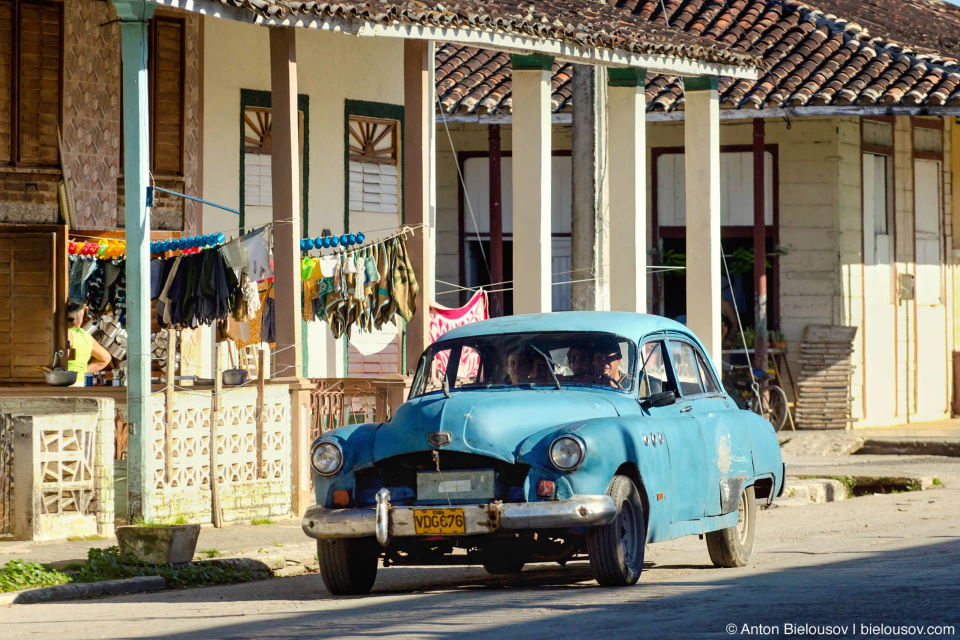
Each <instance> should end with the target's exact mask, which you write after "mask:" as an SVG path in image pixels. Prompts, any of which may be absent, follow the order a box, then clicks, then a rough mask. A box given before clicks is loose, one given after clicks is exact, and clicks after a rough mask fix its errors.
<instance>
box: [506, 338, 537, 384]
mask: <svg viewBox="0 0 960 640" xmlns="http://www.w3.org/2000/svg"><path fill="white" fill-rule="evenodd" d="M532 365H533V363H532V362H531V359H530V353H529V351H527V350H526V349H524V348H521V347H518V348H516V349H514V350H513V351H511V352H510V353H508V354H507V378H506V380H504V384H525V383H527V382H529V380H528V378H529V377H530V371H531V370H532Z"/></svg>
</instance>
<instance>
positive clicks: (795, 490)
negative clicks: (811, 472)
mask: <svg viewBox="0 0 960 640" xmlns="http://www.w3.org/2000/svg"><path fill="white" fill-rule="evenodd" d="M783 497H784V498H785V499H787V500H789V499H797V500H802V501H805V502H806V503H809V504H821V503H824V502H837V501H838V500H846V499H847V497H848V494H847V487H846V485H844V484H843V483H842V482H840V481H839V480H833V479H832V478H804V479H802V480H801V479H793V480H791V479H789V478H788V479H787V481H786V486H785V487H784V488H783ZM781 502H786V500H782V501H781ZM774 504H777V501H774ZM791 504H792V506H798V505H799V504H800V503H799V502H795V503H791ZM783 506H787V505H783Z"/></svg>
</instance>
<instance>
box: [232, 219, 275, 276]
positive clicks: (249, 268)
mask: <svg viewBox="0 0 960 640" xmlns="http://www.w3.org/2000/svg"><path fill="white" fill-rule="evenodd" d="M272 240H273V234H272V233H271V227H270V225H267V226H266V227H261V228H259V229H257V230H256V231H251V232H250V233H248V234H245V235H243V236H240V237H239V238H237V239H236V240H231V241H230V242H228V243H226V244H225V245H223V247H221V251H223V256H224V259H225V260H226V261H227V265H228V266H230V268H231V269H233V270H234V271H246V272H247V275H248V276H249V277H250V279H251V280H255V281H258V282H259V281H260V280H265V279H267V278H269V277H270V276H272V275H273V268H272V267H271V266H270V255H271V243H272Z"/></svg>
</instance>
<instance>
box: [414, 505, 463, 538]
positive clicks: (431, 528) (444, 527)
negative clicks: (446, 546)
mask: <svg viewBox="0 0 960 640" xmlns="http://www.w3.org/2000/svg"><path fill="white" fill-rule="evenodd" d="M413 527H414V529H415V530H416V532H417V535H428V534H441V535H450V534H464V533H466V532H467V528H466V525H465V523H464V521H463V509H414V510H413Z"/></svg>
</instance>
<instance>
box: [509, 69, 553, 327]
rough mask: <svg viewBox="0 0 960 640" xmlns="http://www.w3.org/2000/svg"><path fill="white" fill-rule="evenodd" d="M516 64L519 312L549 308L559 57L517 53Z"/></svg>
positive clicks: (515, 198)
mask: <svg viewBox="0 0 960 640" xmlns="http://www.w3.org/2000/svg"><path fill="white" fill-rule="evenodd" d="M511 63H512V65H513V81H512V85H513V130H512V132H513V312H514V313H515V314H520V313H540V312H548V311H550V310H551V309H552V308H553V307H552V295H551V286H550V258H551V255H550V254H551V236H550V211H551V209H550V207H551V202H550V189H551V184H550V178H551V176H550V170H551V154H550V146H551V145H550V143H551V140H550V135H551V118H550V114H551V109H550V97H551V93H552V87H551V81H552V78H553V58H551V57H549V56H541V55H530V56H517V55H515V56H511Z"/></svg>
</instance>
